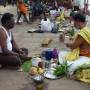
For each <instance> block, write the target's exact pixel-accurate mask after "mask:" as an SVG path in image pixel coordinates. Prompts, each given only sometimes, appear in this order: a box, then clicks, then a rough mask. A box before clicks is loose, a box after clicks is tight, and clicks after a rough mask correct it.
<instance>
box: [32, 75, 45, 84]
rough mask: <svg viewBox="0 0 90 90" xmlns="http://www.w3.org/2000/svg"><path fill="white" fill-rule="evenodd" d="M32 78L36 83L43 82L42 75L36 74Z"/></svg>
mask: <svg viewBox="0 0 90 90" xmlns="http://www.w3.org/2000/svg"><path fill="white" fill-rule="evenodd" d="M33 80H34V82H35V83H36V84H41V83H43V82H44V77H43V76H42V75H36V76H34V77H33Z"/></svg>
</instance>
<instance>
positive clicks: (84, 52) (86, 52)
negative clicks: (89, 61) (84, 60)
mask: <svg viewBox="0 0 90 90" xmlns="http://www.w3.org/2000/svg"><path fill="white" fill-rule="evenodd" d="M80 56H86V57H90V51H87V50H80Z"/></svg>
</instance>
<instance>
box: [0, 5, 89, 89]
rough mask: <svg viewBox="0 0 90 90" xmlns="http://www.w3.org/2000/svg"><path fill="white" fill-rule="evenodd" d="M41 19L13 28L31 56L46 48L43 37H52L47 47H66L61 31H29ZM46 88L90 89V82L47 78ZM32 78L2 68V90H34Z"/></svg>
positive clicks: (0, 74)
mask: <svg viewBox="0 0 90 90" xmlns="http://www.w3.org/2000/svg"><path fill="white" fill-rule="evenodd" d="M1 8H2V7H1V6H0V10H4V11H2V12H6V11H7V10H8V11H10V12H11V13H14V14H15V15H16V12H15V11H14V10H16V8H15V7H14V8H13V7H12V6H7V7H6V9H5V8H4V9H1ZM38 23H39V20H37V21H36V22H33V24H31V25H27V24H26V23H23V24H22V25H16V26H15V28H14V29H13V30H12V31H13V34H14V36H15V40H16V41H17V43H18V45H19V46H20V47H26V48H28V49H29V56H35V55H38V54H40V53H41V51H43V50H44V49H46V48H43V47H41V42H42V40H43V38H45V37H49V38H52V40H53V41H52V42H51V44H50V45H49V46H48V47H47V48H54V47H57V48H58V49H60V50H61V49H64V47H65V45H64V44H62V43H60V42H59V39H58V37H59V33H58V34H51V33H41V34H38V33H27V31H28V30H30V29H31V28H37V25H38ZM45 83H46V87H47V88H46V89H45V90H90V84H85V83H82V82H79V81H75V80H72V79H68V78H60V79H58V80H47V79H45ZM34 89H35V88H34V87H33V83H32V80H31V79H30V78H29V77H28V75H27V73H24V72H17V70H10V69H1V70H0V90H34Z"/></svg>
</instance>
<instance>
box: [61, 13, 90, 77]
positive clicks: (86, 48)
mask: <svg viewBox="0 0 90 90" xmlns="http://www.w3.org/2000/svg"><path fill="white" fill-rule="evenodd" d="M73 18H74V26H75V27H76V28H77V29H80V31H79V32H78V34H77V35H76V37H75V39H74V40H73V42H72V43H66V46H67V47H68V48H70V49H71V51H70V52H67V51H60V52H59V62H60V64H63V63H64V61H65V60H66V61H67V63H68V65H70V67H69V68H68V73H69V75H73V74H74V72H75V70H76V69H78V67H79V66H80V65H83V64H85V63H87V62H90V29H88V28H87V27H86V17H85V16H84V14H82V13H77V14H75V15H74V17H73Z"/></svg>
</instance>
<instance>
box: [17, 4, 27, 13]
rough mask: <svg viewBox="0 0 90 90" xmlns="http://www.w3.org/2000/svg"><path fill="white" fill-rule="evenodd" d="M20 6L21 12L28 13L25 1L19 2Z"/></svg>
mask: <svg viewBox="0 0 90 90" xmlns="http://www.w3.org/2000/svg"><path fill="white" fill-rule="evenodd" d="M18 7H19V10H20V12H22V13H24V14H26V13H27V7H26V6H25V4H24V3H19V4H18Z"/></svg>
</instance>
